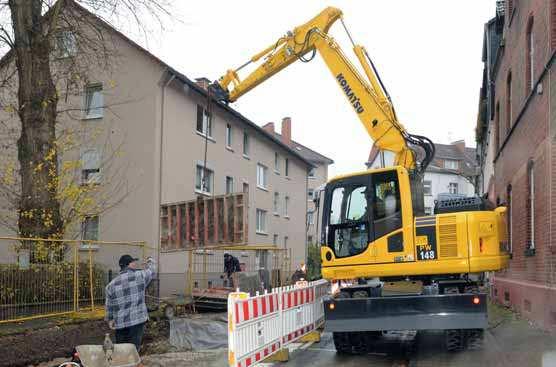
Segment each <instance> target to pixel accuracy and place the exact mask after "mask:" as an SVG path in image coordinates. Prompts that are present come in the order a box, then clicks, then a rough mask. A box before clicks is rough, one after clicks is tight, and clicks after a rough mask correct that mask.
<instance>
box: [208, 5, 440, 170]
mask: <svg viewBox="0 0 556 367" xmlns="http://www.w3.org/2000/svg"><path fill="white" fill-rule="evenodd" d="M338 19H339V20H340V21H341V20H342V12H341V10H339V9H336V8H333V7H328V8H326V9H324V10H323V11H322V12H321V13H320V14H318V15H317V16H316V17H314V18H313V19H311V20H310V21H309V22H307V23H305V24H303V25H301V26H299V27H296V28H294V30H293V31H291V32H288V33H287V34H286V35H285V36H283V37H280V38H279V39H278V40H277V41H276V42H275V43H274V44H272V45H270V46H269V47H267V48H266V49H264V50H262V51H261V52H259V53H257V54H256V55H254V56H253V57H252V58H251V59H250V60H249V61H248V62H246V63H245V64H243V65H242V66H240V67H239V68H237V69H234V70H228V71H227V72H226V74H225V75H224V76H222V77H221V78H220V79H219V80H218V81H217V82H215V83H213V84H212V86H211V90H212V91H214V94H215V96H216V98H218V99H220V100H223V101H226V102H234V101H236V100H237V99H238V98H239V97H241V96H243V95H244V94H245V93H247V92H249V91H250V90H251V89H253V88H255V87H256V86H258V85H259V84H261V83H263V82H264V81H266V80H267V79H268V78H270V77H271V76H273V75H274V74H276V73H278V72H280V71H281V70H283V69H285V68H286V67H287V66H289V65H291V64H292V63H294V62H295V61H297V60H300V61H302V62H308V61H310V60H311V59H312V58H313V57H314V55H315V53H316V52H318V53H319V54H320V55H321V56H322V58H323V59H324V61H325V63H326V65H327V66H328V68H329V70H330V71H331V73H332V75H333V77H334V78H335V80H336V82H337V84H338V86H339V87H340V89H341V90H342V92H343V94H344V95H345V96H346V98H347V100H348V102H349V103H350V105H351V106H352V108H353V110H354V111H355V113H356V114H357V116H358V117H359V119H360V120H361V122H362V124H363V126H364V127H365V130H366V131H367V133H368V134H369V136H370V137H371V139H372V140H373V141H374V142H375V145H376V146H377V147H378V148H379V149H380V150H386V151H391V152H393V153H394V154H395V161H394V164H395V165H400V166H403V167H405V168H406V169H408V170H410V171H413V170H415V169H416V170H417V171H418V172H421V171H424V169H425V168H426V166H427V165H428V163H429V162H430V160H431V159H432V157H433V155H434V144H432V142H431V141H430V140H429V139H427V138H425V137H422V136H416V135H411V134H409V133H407V132H406V130H405V128H404V127H403V125H402V124H401V123H400V122H399V121H398V119H397V117H396V113H395V111H394V107H393V105H392V102H391V100H390V97H389V96H388V93H387V91H386V88H384V85H383V84H382V82H381V80H380V77H379V76H378V73H377V71H376V69H375V68H374V65H373V64H372V62H371V61H370V58H369V57H368V55H367V52H366V51H365V49H364V48H363V47H362V46H359V45H356V44H353V50H354V52H355V55H356V56H357V59H358V60H359V62H360V63H361V66H362V68H363V71H364V73H365V76H366V79H365V77H364V76H363V75H362V74H361V73H360V72H359V71H358V70H357V68H356V67H355V65H353V64H352V62H351V61H350V60H349V59H348V58H347V57H346V55H345V54H344V52H343V51H342V49H341V48H340V46H339V45H338V43H337V42H336V41H335V40H334V39H333V38H332V37H330V36H329V35H328V30H329V29H330V27H331V26H332V24H333V23H334V22H336V21H337V20H338ZM342 24H343V21H342ZM344 27H345V26H344ZM346 31H347V29H346ZM348 35H349V33H348ZM350 39H351V36H350ZM308 55H309V56H308ZM261 59H262V60H263V61H262V63H261V64H260V65H259V66H257V67H256V69H255V70H253V71H252V72H251V73H249V74H248V75H247V76H246V77H245V78H243V79H241V78H240V77H239V72H240V71H241V69H243V68H244V67H246V66H247V65H249V64H251V63H257V62H260V61H261ZM416 146H420V147H421V148H422V149H423V150H424V157H423V158H422V160H421V161H420V162H419V164H416V154H415V152H416V151H415V147H416Z"/></svg>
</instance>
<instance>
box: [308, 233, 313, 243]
mask: <svg viewBox="0 0 556 367" xmlns="http://www.w3.org/2000/svg"><path fill="white" fill-rule="evenodd" d="M307 243H308V244H309V245H312V244H313V236H311V235H309V236H307Z"/></svg>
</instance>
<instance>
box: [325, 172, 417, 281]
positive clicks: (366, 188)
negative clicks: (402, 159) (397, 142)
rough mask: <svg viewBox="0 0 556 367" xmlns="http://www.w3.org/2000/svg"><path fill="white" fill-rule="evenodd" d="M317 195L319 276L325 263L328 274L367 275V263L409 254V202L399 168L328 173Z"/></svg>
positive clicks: (405, 179) (407, 187)
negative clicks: (319, 199)
mask: <svg viewBox="0 0 556 367" xmlns="http://www.w3.org/2000/svg"><path fill="white" fill-rule="evenodd" d="M322 199H323V203H322V213H323V215H322V226H321V228H322V231H321V243H322V244H323V247H322V250H321V251H322V261H323V272H324V274H325V277H326V276H327V275H326V274H327V270H328V269H327V268H330V269H334V270H333V271H334V274H335V276H334V277H332V278H340V279H341V278H344V279H347V278H351V277H364V276H366V275H369V276H371V275H372V274H371V273H370V272H369V271H370V268H369V269H367V267H366V266H368V265H373V264H376V263H382V264H384V263H393V262H400V261H406V260H407V261H412V260H413V258H414V257H413V253H414V249H413V246H412V245H413V233H412V226H413V221H412V218H413V208H412V205H411V190H410V185H409V175H408V172H407V170H406V169H405V168H403V167H399V166H398V167H389V168H385V169H377V170H369V171H365V172H361V173H357V174H352V175H348V176H342V177H337V178H334V179H332V180H331V181H330V182H329V183H328V184H327V185H326V188H325V190H324V195H323V198H322ZM357 265H359V266H357ZM361 265H363V266H361ZM366 269H367V270H366ZM368 270H369V271H368ZM366 273H369V274H366Z"/></svg>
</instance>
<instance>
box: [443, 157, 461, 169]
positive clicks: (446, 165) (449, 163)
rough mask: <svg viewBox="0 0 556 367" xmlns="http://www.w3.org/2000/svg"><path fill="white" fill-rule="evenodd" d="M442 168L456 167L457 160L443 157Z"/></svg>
mask: <svg viewBox="0 0 556 367" xmlns="http://www.w3.org/2000/svg"><path fill="white" fill-rule="evenodd" d="M444 168H446V169H454V170H456V169H458V161H454V160H452V159H445V160H444Z"/></svg>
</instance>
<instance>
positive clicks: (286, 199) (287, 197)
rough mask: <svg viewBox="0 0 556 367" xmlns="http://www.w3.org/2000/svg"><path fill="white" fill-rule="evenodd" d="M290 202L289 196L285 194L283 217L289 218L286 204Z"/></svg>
mask: <svg viewBox="0 0 556 367" xmlns="http://www.w3.org/2000/svg"><path fill="white" fill-rule="evenodd" d="M289 203H290V197H289V196H286V197H285V199H284V217H286V218H289V214H288V206H289Z"/></svg>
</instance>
